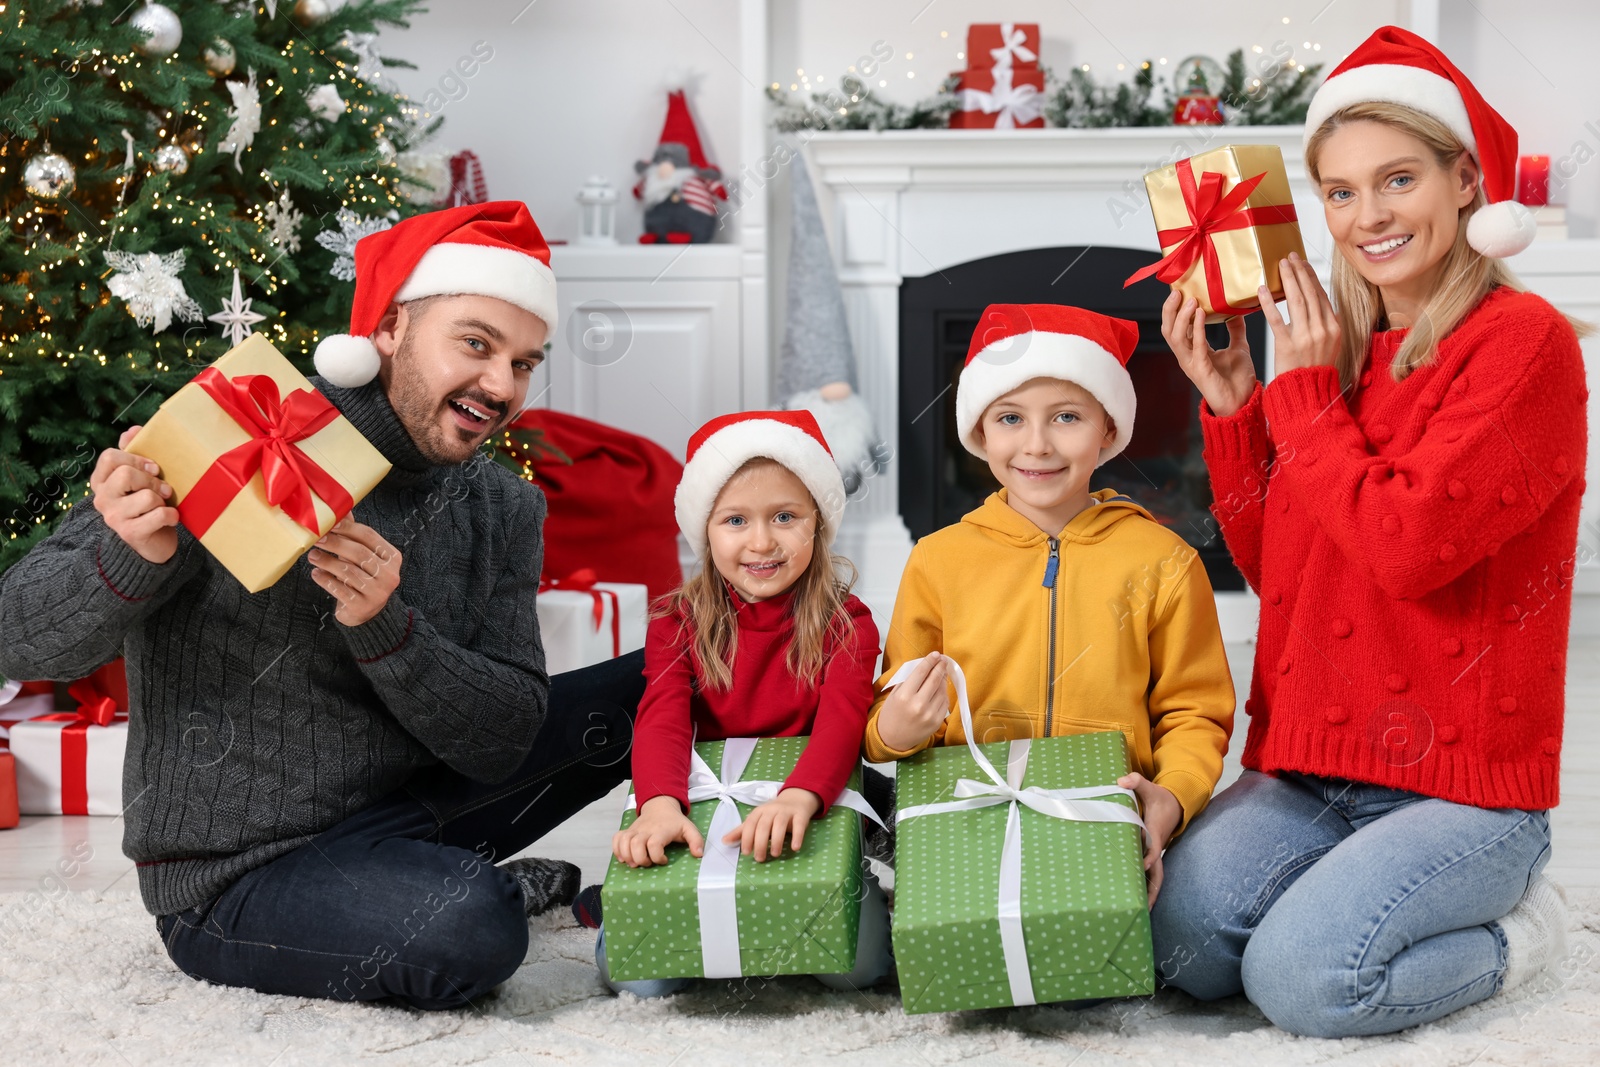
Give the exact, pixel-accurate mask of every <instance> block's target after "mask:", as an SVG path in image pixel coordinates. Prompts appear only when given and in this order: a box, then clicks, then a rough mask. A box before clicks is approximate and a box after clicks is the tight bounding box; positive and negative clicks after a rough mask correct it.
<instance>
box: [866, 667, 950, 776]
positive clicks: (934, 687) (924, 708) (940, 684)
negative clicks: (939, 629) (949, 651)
mask: <svg viewBox="0 0 1600 1067" xmlns="http://www.w3.org/2000/svg"><path fill="white" fill-rule="evenodd" d="M949 676H950V672H949V670H948V669H947V668H946V667H945V665H944V656H942V655H939V654H938V653H934V654H933V655H929V656H923V657H922V660H921V661H920V662H919V663H918V664H917V665H916V666H915V667H913V668H911V673H910V674H908V675H906V677H905V680H904V681H902V682H901V683H900V684H899V685H897V686H895V687H894V688H893V689H891V690H889V698H888V699H887V700H885V701H884V702H883V710H882V711H880V712H878V737H879V738H881V739H882V741H883V743H884V744H885V745H887V746H888V747H889V748H892V749H894V750H895V751H896V752H904V751H906V750H907V749H911V748H916V747H917V746H918V745H920V744H922V742H924V741H926V740H927V739H928V738H930V737H932V736H933V733H934V731H935V730H937V729H939V724H940V723H942V722H944V721H945V719H947V718H949V717H950V696H949V694H948V693H946V692H945V688H944V686H945V681H946V679H948V678H949Z"/></svg>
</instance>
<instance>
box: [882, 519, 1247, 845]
mask: <svg viewBox="0 0 1600 1067" xmlns="http://www.w3.org/2000/svg"><path fill="white" fill-rule="evenodd" d="M1091 496H1092V497H1093V498H1094V500H1095V503H1093V504H1091V505H1090V506H1089V507H1087V508H1085V509H1084V510H1083V511H1081V512H1079V513H1078V514H1077V515H1076V516H1074V518H1073V519H1072V521H1071V522H1069V523H1068V524H1067V526H1066V529H1064V530H1062V531H1061V534H1060V536H1059V537H1057V538H1052V537H1049V536H1047V535H1046V534H1045V533H1044V532H1043V531H1041V530H1040V529H1039V528H1038V527H1037V526H1035V525H1034V524H1033V523H1032V522H1030V521H1029V520H1028V519H1026V518H1024V517H1023V516H1022V515H1021V514H1019V513H1018V512H1017V511H1015V510H1013V509H1012V507H1011V505H1009V504H1007V503H1006V491H1005V490H1004V489H1001V490H1000V491H999V492H996V493H994V494H992V495H991V496H990V497H989V498H988V499H987V500H985V501H984V502H983V505H982V506H981V507H979V508H978V509H977V510H975V511H973V512H971V513H969V514H968V515H966V516H964V517H963V518H962V520H961V521H960V522H959V523H957V524H955V525H954V526H949V527H946V528H945V529H943V530H940V531H938V532H937V533H933V534H930V535H929V536H927V537H924V538H923V539H922V540H921V541H919V542H917V545H916V547H915V548H913V549H912V551H911V558H910V560H909V561H908V562H907V563H906V569H905V574H904V575H903V576H902V577H901V579H900V592H899V594H898V595H897V596H896V598H895V604H894V617H893V621H892V622H891V623H890V625H889V632H888V635H887V639H886V640H885V642H884V673H883V675H882V676H881V677H880V678H879V679H878V683H877V691H876V697H875V699H874V701H873V705H872V717H871V719H870V720H869V721H868V723H867V732H866V738H865V741H864V742H863V747H864V749H865V751H866V756H867V759H869V760H872V761H875V762H884V761H887V760H893V759H901V758H904V757H906V756H909V755H911V754H912V753H914V752H916V751H918V750H919V749H921V748H926V747H928V746H930V745H961V744H965V743H966V737H965V735H964V734H963V732H962V729H961V717H960V715H959V714H958V713H957V712H956V711H955V706H954V699H953V694H954V690H953V689H952V690H951V695H952V704H951V713H950V717H949V718H948V719H946V720H945V722H944V724H943V725H942V726H940V727H939V729H938V731H936V732H935V733H934V735H933V737H931V738H930V739H929V740H928V741H927V742H926V743H925V744H923V745H920V746H918V748H916V749H908V750H905V751H897V750H895V749H891V748H889V747H887V746H886V745H884V743H883V739H882V738H881V737H880V736H879V734H878V715H879V714H880V713H881V712H882V710H883V702H884V700H885V699H887V693H886V692H885V691H884V689H883V688H882V687H883V685H884V683H886V682H887V681H888V680H889V678H890V677H891V676H892V675H893V674H894V672H895V671H896V670H897V669H898V668H899V667H900V665H901V664H903V663H905V662H907V661H909V660H913V659H917V658H918V657H921V656H924V655H926V654H928V653H929V652H943V653H944V654H945V655H947V656H949V657H951V658H952V659H954V660H955V661H956V662H957V663H959V664H960V665H961V667H962V670H963V671H965V673H966V676H967V687H968V695H969V698H970V700H971V703H972V724H973V730H974V731H975V732H976V733H977V735H978V741H979V742H981V743H987V742H991V741H1002V740H1009V739H1014V738H1022V737H1057V736H1060V735H1062V734H1074V733H1085V732H1088V731H1093V730H1121V731H1122V732H1123V734H1125V735H1126V736H1127V739H1128V747H1129V750H1130V752H1131V754H1132V758H1133V762H1134V768H1135V769H1136V770H1138V771H1139V772H1140V773H1142V774H1143V775H1144V776H1145V777H1146V778H1149V779H1150V780H1151V781H1153V782H1156V783H1157V784H1159V785H1163V786H1165V787H1166V788H1167V789H1169V790H1171V791H1172V794H1173V795H1174V796H1175V797H1177V798H1178V803H1179V804H1181V805H1182V806H1183V822H1182V823H1181V824H1180V826H1179V828H1180V829H1182V827H1183V826H1186V825H1188V822H1189V820H1190V819H1192V818H1193V817H1194V816H1195V815H1197V814H1199V813H1200V811H1201V810H1202V809H1204V808H1205V805H1206V802H1207V801H1208V800H1209V799H1210V798H1211V791H1212V789H1213V788H1215V786H1216V784H1217V779H1218V778H1220V777H1221V775H1222V757H1223V755H1224V754H1225V753H1226V752H1227V750H1228V736H1229V734H1230V733H1231V731H1232V729H1233V705H1234V696H1233V680H1232V677H1231V676H1230V675H1229V673H1228V660H1227V656H1226V655H1225V653H1224V651H1223V647H1222V633H1221V631H1220V630H1219V628H1218V626H1217V608H1216V602H1215V600H1214V599H1213V597H1212V593H1211V583H1210V581H1209V580H1207V578H1206V572H1205V566H1204V565H1203V564H1202V563H1201V562H1200V558H1199V556H1198V555H1197V554H1196V552H1195V551H1194V549H1193V548H1191V547H1190V546H1189V545H1188V544H1187V543H1185V542H1184V540H1183V539H1182V538H1180V537H1178V536H1177V535H1176V534H1174V533H1172V532H1171V531H1170V530H1168V529H1166V528H1165V527H1163V526H1161V525H1160V524H1159V523H1157V522H1156V521H1155V520H1154V519H1152V518H1151V517H1150V513H1149V512H1147V511H1145V510H1144V509H1143V508H1141V507H1140V506H1139V505H1138V504H1135V503H1134V502H1133V501H1132V500H1130V499H1128V498H1127V497H1124V496H1118V495H1116V493H1115V492H1114V491H1113V490H1110V489H1102V490H1099V491H1097V492H1095V493H1092V494H1091ZM1052 572H1053V578H1054V581H1053V584H1051V583H1050V577H1051V575H1052Z"/></svg>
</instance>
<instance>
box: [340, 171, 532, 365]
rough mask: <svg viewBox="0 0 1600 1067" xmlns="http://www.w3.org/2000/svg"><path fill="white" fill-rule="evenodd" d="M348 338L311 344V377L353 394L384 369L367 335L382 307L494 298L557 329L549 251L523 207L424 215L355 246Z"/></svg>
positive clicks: (502, 203) (492, 204)
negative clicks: (452, 298)
mask: <svg viewBox="0 0 1600 1067" xmlns="http://www.w3.org/2000/svg"><path fill="white" fill-rule="evenodd" d="M355 258H356V293H355V299H354V300H353V301H352V303H351V306H350V332H349V333H348V334H343V333H337V334H332V335H330V336H328V337H324V338H323V339H322V340H321V342H319V343H318V344H317V353H316V357H315V362H316V366H317V373H318V374H320V375H322V376H323V377H324V378H326V379H328V381H330V382H332V383H333V384H334V385H338V386H342V387H344V388H346V389H354V388H355V387H357V386H361V385H365V384H367V383H368V382H370V381H372V379H373V378H375V377H377V375H378V371H379V369H380V368H381V367H382V365H383V360H382V357H381V356H380V355H379V354H378V349H377V347H376V346H375V345H374V344H373V343H372V334H373V333H375V332H376V331H377V329H378V324H379V323H380V322H382V321H383V316H384V313H385V312H386V311H388V310H389V305H391V304H395V303H401V304H403V303H405V302H406V301H408V300H420V299H421V298H423V297H425V296H461V295H473V296H493V297H498V298H499V299H501V300H504V301H505V302H506V303H508V304H514V305H516V306H517V307H519V308H522V309H523V310H524V311H528V312H530V313H532V314H533V315H536V316H538V317H539V318H540V319H543V320H544V323H545V325H546V326H547V327H548V331H549V333H550V334H553V333H555V329H556V276H555V273H554V272H553V271H552V270H551V269H550V246H549V244H548V243H546V241H545V239H544V235H543V234H542V233H540V232H539V227H538V225H537V224H536V223H535V222H534V221H533V216H532V215H530V214H529V213H528V208H527V205H526V204H523V203H522V202H521V201H517V200H492V201H489V202H488V203H483V204H463V205H461V206H460V207H453V208H446V209H444V210H442V211H429V212H425V213H424V214H421V215H415V216H413V217H411V218H409V219H406V220H404V221H403V222H397V223H395V225H393V226H391V227H389V228H388V229H387V230H382V231H380V232H378V233H374V234H370V235H368V236H366V237H363V238H362V239H361V240H360V241H358V242H356V249H355Z"/></svg>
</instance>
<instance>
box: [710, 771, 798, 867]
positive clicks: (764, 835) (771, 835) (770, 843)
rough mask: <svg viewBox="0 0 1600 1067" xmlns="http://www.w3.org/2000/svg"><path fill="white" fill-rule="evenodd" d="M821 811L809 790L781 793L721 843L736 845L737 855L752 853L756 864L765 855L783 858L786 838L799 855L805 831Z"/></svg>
mask: <svg viewBox="0 0 1600 1067" xmlns="http://www.w3.org/2000/svg"><path fill="white" fill-rule="evenodd" d="M821 810H822V798H821V797H819V796H817V794H815V793H813V792H812V791H811V790H809V789H784V790H781V791H779V793H778V795H777V796H775V797H773V798H772V799H771V800H769V801H767V802H766V803H765V804H758V805H757V806H756V807H755V808H753V809H752V810H751V812H750V814H749V815H746V816H745V817H744V822H742V823H740V824H739V825H738V826H735V827H734V828H733V829H732V830H729V831H728V833H727V836H725V837H724V838H723V839H722V843H723V844H724V845H731V844H733V843H734V842H735V841H737V842H739V851H740V852H742V853H743V854H744V855H746V856H749V855H751V854H752V853H753V854H754V855H755V857H756V862H757V863H765V862H766V861H767V856H768V855H771V856H774V857H777V856H781V855H783V839H784V838H785V837H790V836H792V837H793V838H794V851H796V852H799V851H800V842H801V841H803V840H805V836H806V827H808V826H810V825H811V820H812V819H813V818H814V817H815V816H816V814H817V812H819V811H821Z"/></svg>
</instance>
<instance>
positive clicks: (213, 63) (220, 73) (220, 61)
mask: <svg viewBox="0 0 1600 1067" xmlns="http://www.w3.org/2000/svg"><path fill="white" fill-rule="evenodd" d="M200 58H201V59H202V60H204V61H205V65H206V70H207V71H209V72H210V73H211V75H212V76H213V77H217V78H225V77H227V76H228V75H230V74H232V73H233V68H234V65H235V64H237V63H238V62H239V54H238V53H237V52H235V51H234V48H233V42H232V41H229V40H227V39H226V38H223V37H218V38H217V39H216V40H215V41H212V42H211V43H210V44H208V45H206V48H205V51H204V52H202V53H201V56H200Z"/></svg>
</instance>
